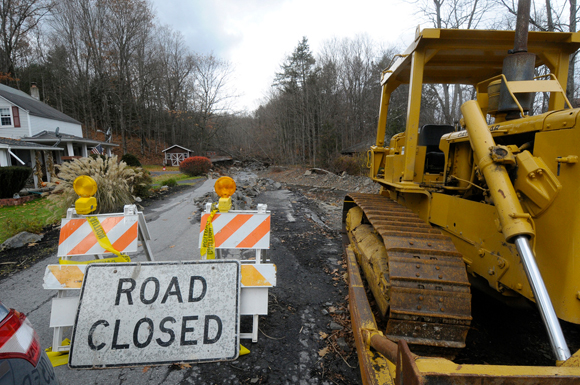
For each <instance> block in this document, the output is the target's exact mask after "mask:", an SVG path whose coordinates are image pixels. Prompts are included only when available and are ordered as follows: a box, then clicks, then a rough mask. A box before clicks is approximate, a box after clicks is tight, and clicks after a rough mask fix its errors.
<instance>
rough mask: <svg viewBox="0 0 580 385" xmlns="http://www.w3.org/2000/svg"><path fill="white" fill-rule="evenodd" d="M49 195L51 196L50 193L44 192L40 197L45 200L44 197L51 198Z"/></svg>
mask: <svg viewBox="0 0 580 385" xmlns="http://www.w3.org/2000/svg"><path fill="white" fill-rule="evenodd" d="M49 195H50V193H49V192H43V193H42V194H40V196H41V197H43V198H44V197H47V196H49Z"/></svg>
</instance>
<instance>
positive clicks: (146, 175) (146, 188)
mask: <svg viewBox="0 0 580 385" xmlns="http://www.w3.org/2000/svg"><path fill="white" fill-rule="evenodd" d="M130 168H132V169H133V171H135V178H133V181H131V183H130V184H131V190H132V191H133V195H134V196H136V197H139V198H148V197H149V196H150V195H151V185H152V184H153V179H152V178H151V173H150V172H149V171H147V170H143V169H142V168H140V167H130ZM139 175H141V176H139Z"/></svg>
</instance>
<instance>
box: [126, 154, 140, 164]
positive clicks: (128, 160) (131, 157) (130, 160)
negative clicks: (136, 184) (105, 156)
mask: <svg viewBox="0 0 580 385" xmlns="http://www.w3.org/2000/svg"><path fill="white" fill-rule="evenodd" d="M121 161H122V162H125V163H127V166H131V167H141V162H139V159H137V157H136V156H135V155H133V154H129V153H127V154H125V155H123V157H122V158H121Z"/></svg>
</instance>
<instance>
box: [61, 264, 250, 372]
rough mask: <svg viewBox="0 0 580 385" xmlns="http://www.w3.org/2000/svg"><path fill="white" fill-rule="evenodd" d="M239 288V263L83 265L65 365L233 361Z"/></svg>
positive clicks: (235, 346) (236, 338) (236, 346)
mask: <svg viewBox="0 0 580 385" xmlns="http://www.w3.org/2000/svg"><path fill="white" fill-rule="evenodd" d="M239 288H240V265H239V262H238V261H214V262H189V263H173V262H167V263H156V262H150V263H141V264H137V263H128V264H102V265H101V264H94V265H90V266H89V267H88V268H87V272H86V275H85V280H84V283H83V290H82V292H81V298H80V303H79V311H78V314H77V320H76V323H75V329H74V333H73V341H72V347H71V353H70V361H69V365H70V366H71V367H73V368H92V367H115V366H126V365H137V364H141V365H152V364H163V363H174V362H204V361H218V360H230V359H235V358H236V357H237V352H238V348H239V346H238V345H239V290H240V289H239Z"/></svg>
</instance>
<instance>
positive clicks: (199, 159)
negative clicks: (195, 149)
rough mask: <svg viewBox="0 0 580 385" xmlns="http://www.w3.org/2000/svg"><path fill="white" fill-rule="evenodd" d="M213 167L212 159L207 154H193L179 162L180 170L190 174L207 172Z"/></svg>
mask: <svg viewBox="0 0 580 385" xmlns="http://www.w3.org/2000/svg"><path fill="white" fill-rule="evenodd" d="M210 168H211V160H209V159H208V158H206V157H205V156H191V157H189V158H187V159H185V160H184V161H183V162H181V163H180V164H179V171H181V172H182V173H184V174H187V175H189V176H198V175H203V174H207V173H208V171H209V169H210Z"/></svg>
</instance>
